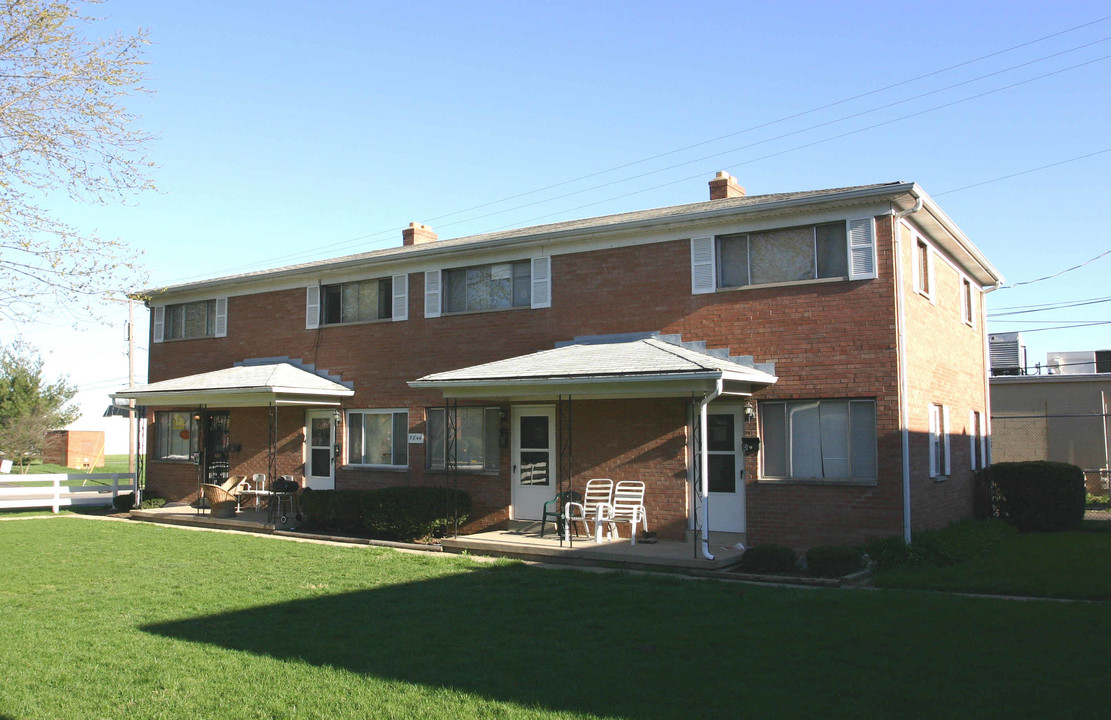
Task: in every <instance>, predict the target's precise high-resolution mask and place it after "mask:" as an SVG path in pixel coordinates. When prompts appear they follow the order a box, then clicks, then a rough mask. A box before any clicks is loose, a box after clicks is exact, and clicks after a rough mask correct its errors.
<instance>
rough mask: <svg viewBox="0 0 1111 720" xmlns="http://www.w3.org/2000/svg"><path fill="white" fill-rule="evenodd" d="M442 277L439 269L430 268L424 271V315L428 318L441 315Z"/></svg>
mask: <svg viewBox="0 0 1111 720" xmlns="http://www.w3.org/2000/svg"><path fill="white" fill-rule="evenodd" d="M440 278H441V273H440V271H439V270H428V271H426V272H425V273H424V316H425V317H426V318H436V317H440V287H441V286H440Z"/></svg>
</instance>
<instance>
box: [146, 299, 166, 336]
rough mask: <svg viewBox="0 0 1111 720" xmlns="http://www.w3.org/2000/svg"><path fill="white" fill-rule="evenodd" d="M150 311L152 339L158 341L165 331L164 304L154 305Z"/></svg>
mask: <svg viewBox="0 0 1111 720" xmlns="http://www.w3.org/2000/svg"><path fill="white" fill-rule="evenodd" d="M150 311H151V316H152V318H153V319H152V320H151V325H152V326H153V328H154V341H155V342H156V343H160V342H162V338H163V337H164V333H165V332H166V306H165V305H155V306H154V307H152V308H151V309H150Z"/></svg>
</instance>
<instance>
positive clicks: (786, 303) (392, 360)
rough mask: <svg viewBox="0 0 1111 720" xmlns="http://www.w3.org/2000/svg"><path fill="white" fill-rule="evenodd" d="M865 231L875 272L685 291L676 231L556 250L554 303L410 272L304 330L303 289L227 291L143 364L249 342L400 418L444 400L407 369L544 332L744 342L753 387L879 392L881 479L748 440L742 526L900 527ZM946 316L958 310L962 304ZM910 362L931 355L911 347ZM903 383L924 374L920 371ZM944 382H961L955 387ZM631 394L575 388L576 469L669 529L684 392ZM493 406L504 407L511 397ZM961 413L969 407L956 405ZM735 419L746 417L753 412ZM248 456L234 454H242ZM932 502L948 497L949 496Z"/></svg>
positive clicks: (799, 533)
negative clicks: (217, 324) (580, 393)
mask: <svg viewBox="0 0 1111 720" xmlns="http://www.w3.org/2000/svg"><path fill="white" fill-rule="evenodd" d="M876 231H877V248H878V256H877V261H878V266H877V267H878V273H879V277H878V278H877V279H875V280H868V281H856V282H847V281H838V282H820V283H813V284H804V285H792V286H783V287H765V288H761V289H751V290H732V291H722V292H717V293H713V294H708V295H692V294H691V292H690V245H689V242H688V241H687V240H678V241H670V242H660V243H654V244H649V245H640V246H635V247H618V248H610V249H602V250H594V251H590V252H581V253H575V254H567V255H555V256H554V257H553V258H552V276H553V285H552V294H553V302H552V307H551V308H546V309H537V310H531V309H513V310H505V311H496V312H486V313H472V314H462V315H451V316H444V317H439V318H431V319H426V318H424V317H423V309H424V282H423V280H424V277H423V274H422V273H411V274H410V275H409V320H407V321H403V322H396V323H395V322H390V321H379V322H368V323H359V324H351V325H342V326H328V327H322V328H319V329H316V330H306V329H305V328H304V314H305V291H304V289H301V288H298V289H292V290H283V291H275V292H268V293H260V294H255V295H247V296H239V297H232V298H229V308H228V337H226V338H218V339H217V338H210V339H198V340H185V341H174V342H166V343H160V344H152V345H151V352H150V379H151V381H152V382H153V381H157V380H162V379H167V378H172V377H179V376H182V375H188V374H192V373H198V372H204V371H208V370H216V369H220V368H225V367H229V366H231V365H232V364H233V363H234V362H236V361H240V360H243V359H245V358H251V357H270V356H274V355H288V356H290V357H293V358H298V359H300V360H302V361H304V362H306V363H315V365H316V366H317V368H320V369H326V370H327V371H329V372H330V373H333V374H337V375H340V376H341V377H342V378H343V379H344V380H345V381H351V382H353V383H354V388H355V396H354V397H353V398H351V399H350V400H348V401H346V402H345V406H346V407H349V408H402V407H405V408H409V411H410V416H409V419H410V430H411V431H412V432H424V431H425V428H424V410H425V408H427V407H429V406H438V405H442V404H443V399H442V397H441V396H440V394H439V393H438V392H433V391H427V390H414V389H411V388H409V387H408V386H407V385H406V382H407V381H409V380H413V379H415V378H418V377H421V376H424V375H427V374H430V373H434V372H439V371H445V370H451V369H456V368H460V367H465V366H469V365H475V364H479V363H484V362H490V361H494V360H500V359H504V358H507V357H512V356H515V355H521V354H525V353H530V352H535V351H538V350H545V349H550V348H551V347H552V346H553V343H554V342H556V341H560V340H569V339H571V338H573V337H574V336H577V335H601V334H609V333H627V332H642V331H663V332H665V333H676V334H681V335H682V336H683V338H684V339H685V340H703V341H705V342H706V343H707V345H708V346H709V347H710V348H727V349H729V350H730V351H731V352H732V353H734V354H738V355H741V354H745V355H753V356H754V357H755V360H756V361H757V362H774V363H775V368H776V374H777V375H778V376H779V378H780V379H779V382H778V383H777V384H776V385H774V386H772V387H771V388H768V389H767V390H764V391H761V392H760V393H759V397H760V398H776V399H819V398H821V399H840V398H873V399H875V400H876V407H877V434H878V442H879V480H878V482H877V483H876V484H874V485H867V486H853V485H822V486H819V485H815V484H813V483H795V484H788V483H774V482H763V481H760V480H759V479H758V476H757V472H756V470H757V468H758V467H759V465H758V457H756V456H753V457H751V458H748V459H747V462H748V472H747V473H746V474H747V476H748V477H747V480H746V483H747V485H746V488H747V500H748V502H747V518H748V528H747V529H748V533H749V541H750V542H772V541H774V542H785V543H787V544H791V545H795V546H797V547H806V546H809V545H812V544H817V543H825V542H846V541H849V540H855V539H860V538H863V537H868V536H874V535H891V534H898V533H899V532H900V531H901V524H902V515H901V513H902V497H901V471H900V467H901V460H900V438H899V417H898V391H899V389H898V380H897V374H896V354H897V344H896V343H897V340H896V314H895V292H894V283H893V277H894V270H893V256H892V234H891V220H890V218H889V217H887V216H879V217H877V218H876ZM306 282H308V280H307V281H306ZM953 297H954V299H955V298H956V296H955V295H954V296H953ZM953 313H956V311H955V310H953ZM918 315H919V313H918V311H917V310H916V312H915V315H914V322H915V323H917V324H916V325H915V326H914V328H913V332H916V333H918V332H922V333H926V332H934V330H936V328H933V327H932V326H931V327H920V326H921V325H922V323H923V322H924V321H922V320H920V319H919V317H918ZM955 319H956V324H958V325H959V318H955ZM952 320H954V318H952V317H946V318H944V319H940V318H939V319H938V320H937V323H939V324H942V325H945V324H948V325H953V324H954V323H953V322H952ZM947 332H948V330H947ZM953 332H954V333H955V334H956V335H957V336H960V337H961V338H962V343H963V342H964V338H963V336H962V335H961V333H965V334H967V335H969V336H974V337H978V334H977V333H974V332H971V331H967V328H963V327H956V328H953ZM930 337H933V336H930V335H927V336H926V338H927V339H923V340H922V341H920V343H918V344H916V345H915V347H916V348H918V347H919V345H922V346H926V345H928V344H929V343H930V342H931V341H930V340H929V339H928V338H930ZM962 347H963V344H962ZM962 352H963V351H962ZM916 357H917V356H916ZM936 357H937V362H936V366H937V367H936V368H935V370H936V375H937V377H938V382H947V381H948V382H951V380H952V378H947V377H946V376H945V373H947V372H949V373H956V374H958V375H960V377H961V378H962V381H961V383H962V384H961V388H963V386H964V384H966V381H967V379H968V378H969V377H971V375H974V374H975V372H976V369H975V367H973V369H972V370H965V369H961V370H959V371H958V370H946V369H945V368H946V366H947V365H949V364H952V363H951V362H950V361H949V360H948V359H947V357H948V356H947V355H945V354H941V355H937V356H936ZM957 359H959V360H960V361H961V362H964V361H965V359H966V358H965V356H964V355H961V356H960V357H959V358H957ZM917 362H919V363H920V364H921V363H923V362H925V360H923V359H922V358H919V359H918V361H917ZM976 362H977V367H978V366H982V359H979V360H977V361H976ZM922 372H923V370H922V369H921V368H919V369H917V370H916V373H918V374H917V375H915V377H921V376H922ZM931 372H934V370H931ZM915 391H916V392H918V391H919V389H918V385H917V381H916V384H915ZM952 391H953V392H954V396H959V392H960V390H959V389H957V388H953V389H952ZM982 392H983V391H982V385H981V389H980V393H981V395H982ZM969 397H971V396H969ZM638 402H643V403H644V404H643V405H642V406H637V405H636V403H632V402H629V401H623V402H611V403H603V402H594V401H591V402H589V403H582V404H581V405H582V408H581V416H580V415H577V416H576V431H575V448H574V456H575V476H576V481H577V482H579V481H585V479H587V478H588V477H594V476H598V475H603V476H608V475H621V476H629V477H632V476H634V475H636V476H641V477H647V478H651V482H652V484H653V490H652V491H650V500H649V502H650V507H649V511H650V513H651V514H652V518H653V525H654V526H655V527H654V528H653V529H657V528H662V529H664V530H665V532H666V533H668V534H675V533H680V532H681V530H682V529H683V528H684V527H685V525H686V522H687V520H686V517H687V514H688V511H689V508H688V507H687V504H688V492H687V488H686V485H685V483H686V463H685V460H684V458H685V442H686V441H685V432H686V429H685V422H686V421H685V417H686V414H685V407H684V404H683V402H679V401H667V402H664V401H638ZM954 402H955V399H954ZM918 405H921V403H920V402H918V401H917V400H916V401H915V407H916V408H917V406H918ZM503 407H504V409H506V410H507V411H508V408H509V406H508V405H503ZM289 412H291V413H293V412H296V411H294V410H292V409H291V410H290V411H289ZM576 412H579V410H577V411H576ZM964 412H965V414H967V408H966V409H965V411H964ZM580 417H581V419H580ZM250 422H251V420H250V415H249V413H246V412H240V411H236V412H235V413H234V414H233V416H232V433H233V435H234V436H235V437H236V438H237V439H235V440H233V442H242V443H243V444H244V454H246V452H247V451H246V448H247V446H248V444H247V441H246V439H245V437H240V435H239V432H240V430H241V429H243V430H246V428H245V427H242V423H248V424H249V423H250ZM580 422H581V423H583V425H582V426H580V425H579V424H578V423H580ZM953 422H954V426H955V427H956V426H957V425H959V424H961V423H964V422H967V420H966V419H962V417H961V414H960V413H959V412H958V413H955V414H954V416H953ZM580 427H582V428H583V429H582V430H581V431H580ZM591 427H593V429H594V431H593V432H588V431H587V429H586V428H591ZM746 434H750V435H755V434H757V428H756V427H755V425H753V426H752V427H750V428H748V429H747V430H746ZM681 435H682V437H680V436H681ZM263 437H264V435H263ZM299 442H300V440H299V439H297V438H294V437H293V436H290V437H289V438H288V445H289V450H288V454H289V455H291V456H293V455H295V456H296V458H297V462H300V453H301V451H300V448H299V447H296V448H295V446H297V445H298V443H299ZM959 445H960V443H959V442H954V465H955V466H956V465H957V464H959V462H960V459H959V458H960V456H959V454H958V453H959V452H960V451H959V450H958V449H957V448H958V446H959ZM966 445H967V443H966ZM964 452H967V450H965V451H964ZM256 455H257V449H256ZM247 465H248V463H246V462H244V463H242V464H240V465H239V466H237V467H247ZM501 468H502V469H501V471H500V472H499V473H497V474H495V475H479V476H468V477H466V478H465V479H462V480H461V481H460V482H461V483H462V486H463V487H464V488H465V489H467V490H468V491H469V492H471V493H472V494H473V495H474V496H475V499H476V508H477V510H476V513H475V518H474V519H473V521H472V523H471V525H470V526H469V528H472V529H473V528H479V527H488V526H495V525H498V524H499V523H503V522H504V521H505V519H506V517H507V509H508V505H509V497H510V488H509V473H508V468H509V461H508V451H503V458H502V464H501ZM614 479H618V478H617V477H615V478H614ZM442 481H443V480H442V475H441V474H439V473H434V472H431V471H428V470H426V469H425V468H424V457H423V448H422V447H420V446H417V445H411V446H410V461H409V467H408V470H407V471H404V472H388V471H368V470H364V469H355V468H347V467H344V466H343V462H342V459H341V460H340V461H339V468H338V470H337V487H377V486H382V485H388V484H440V483H442ZM957 484H958V483H956V482H954V483H950V485H949V486H947V487H946V488H930V492H929V494H928V495H926V496H925V497H924V499H923V501H922V502H920V503H918V505H919V506H920V507H921V508H922V511H923V512H926V510H927V507H926V506H927V505H928V504H929V503H931V502H934V501H935V500H937V501H939V502H941V503H943V504H948V503H950V500H949V499H947V498H945V497H942V494H943V493H944V492H946V491H948V488H949V487H955V486H957ZM939 512H940V514H941V515H945V516H948V515H949V514H951V513H950V511H948V510H944V511H939Z"/></svg>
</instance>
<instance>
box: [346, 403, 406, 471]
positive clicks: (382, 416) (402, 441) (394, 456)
mask: <svg viewBox="0 0 1111 720" xmlns="http://www.w3.org/2000/svg"><path fill="white" fill-rule="evenodd" d="M347 462H348V464H350V465H387V466H392V467H405V466H407V465H408V464H409V411H408V410H349V411H348V413H347Z"/></svg>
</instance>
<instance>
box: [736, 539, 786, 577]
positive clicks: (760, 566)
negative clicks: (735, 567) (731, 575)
mask: <svg viewBox="0 0 1111 720" xmlns="http://www.w3.org/2000/svg"><path fill="white" fill-rule="evenodd" d="M740 569H741V570H743V571H744V572H753V573H765V572H792V571H794V570H796V569H798V558H797V557H796V556H795V551H794V550H792V549H791V548H789V547H783V546H782V545H753V546H752V547H750V548H749V549H747V550H745V553H744V555H741V564H740Z"/></svg>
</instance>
